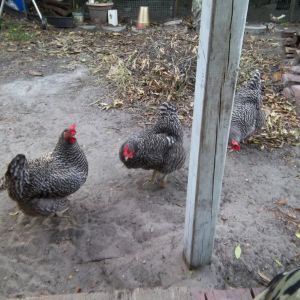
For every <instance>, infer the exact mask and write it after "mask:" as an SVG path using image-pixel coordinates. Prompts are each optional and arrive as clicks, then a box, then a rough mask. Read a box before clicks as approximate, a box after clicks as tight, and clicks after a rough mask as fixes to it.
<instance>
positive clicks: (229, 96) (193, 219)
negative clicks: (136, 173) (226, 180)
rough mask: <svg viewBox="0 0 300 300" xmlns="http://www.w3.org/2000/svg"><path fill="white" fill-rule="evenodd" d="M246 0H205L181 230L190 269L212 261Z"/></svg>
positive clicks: (244, 20) (184, 252)
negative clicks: (184, 208)
mask: <svg viewBox="0 0 300 300" xmlns="http://www.w3.org/2000/svg"><path fill="white" fill-rule="evenodd" d="M247 8H248V0H226V1H224V0H203V3H202V15H201V27H200V41H199V48H198V62H197V75H196V90H195V101H194V118H193V129H192V142H191V152H190V165H189V178H188V191H187V205H186V217H185V233H184V251H183V254H184V258H185V260H186V263H187V265H188V266H189V267H190V268H195V267H198V266H201V265H204V264H207V263H209V262H210V260H211V256H212V251H213V242H214V234H215V226H216V219H217V215H218V209H219V202H220V194H221V188H222V178H223V171H224V163H225V158H226V150H227V142H228V133H229V125H230V120H231V110H232V104H233V98H234V92H235V86H236V79H237V73H238V66H239V60H240V54H241V48H242V41H243V35H244V27H245V22H246V15H247Z"/></svg>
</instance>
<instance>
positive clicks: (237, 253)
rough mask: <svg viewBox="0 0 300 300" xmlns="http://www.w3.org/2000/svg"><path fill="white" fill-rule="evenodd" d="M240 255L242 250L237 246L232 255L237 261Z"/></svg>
mask: <svg viewBox="0 0 300 300" xmlns="http://www.w3.org/2000/svg"><path fill="white" fill-rule="evenodd" d="M241 254H242V249H241V246H240V245H237V246H236V247H235V249H234V255H235V257H236V258H237V259H239V258H240V257H241Z"/></svg>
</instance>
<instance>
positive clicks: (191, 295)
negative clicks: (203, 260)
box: [8, 287, 263, 300]
mask: <svg viewBox="0 0 300 300" xmlns="http://www.w3.org/2000/svg"><path fill="white" fill-rule="evenodd" d="M253 290H254V292H255V295H258V294H259V292H261V291H262V290H263V288H257V289H253ZM154 299H155V300H251V299H252V297H251V293H250V289H232V290H212V291H207V292H202V291H200V290H199V289H197V288H195V287H192V288H188V287H171V288H168V289H163V288H154V289H150V288H147V289H144V288H137V289H135V290H133V291H129V290H114V291H110V292H99V293H78V294H68V295H48V296H36V297H27V298H25V299H24V300H154ZM8 300H19V298H13V299H8Z"/></svg>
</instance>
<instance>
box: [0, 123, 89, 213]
mask: <svg viewBox="0 0 300 300" xmlns="http://www.w3.org/2000/svg"><path fill="white" fill-rule="evenodd" d="M75 135H76V126H75V124H72V125H70V126H69V128H68V129H65V130H64V131H63V132H62V134H61V135H60V137H59V139H58V142H57V144H56V146H55V148H54V150H53V152H51V153H49V154H46V155H44V156H42V157H40V158H38V159H35V160H27V159H26V157H25V155H23V154H18V155H17V156H16V157H15V158H14V159H13V160H12V161H11V162H10V164H9V165H8V168H7V172H6V173H5V178H4V182H3V183H2V187H3V189H7V190H8V194H9V196H10V198H11V199H12V200H14V201H16V202H17V203H18V205H19V207H20V209H21V210H22V211H23V212H24V213H26V214H28V215H43V216H53V215H61V214H62V213H63V212H65V211H66V210H67V209H68V208H69V201H68V200H67V199H66V198H64V197H66V196H68V195H71V194H73V193H75V192H76V191H77V190H78V189H79V188H80V187H81V186H82V185H83V184H84V183H85V181H86V179H87V176H88V162H87V159H86V157H85V154H84V152H83V151H82V150H81V149H80V147H79V145H78V143H77V139H76V137H75Z"/></svg>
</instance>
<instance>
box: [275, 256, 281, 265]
mask: <svg viewBox="0 0 300 300" xmlns="http://www.w3.org/2000/svg"><path fill="white" fill-rule="evenodd" d="M274 261H275V262H276V264H277V265H278V266H279V267H282V263H281V262H280V261H279V260H278V259H276V258H275V259H274Z"/></svg>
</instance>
